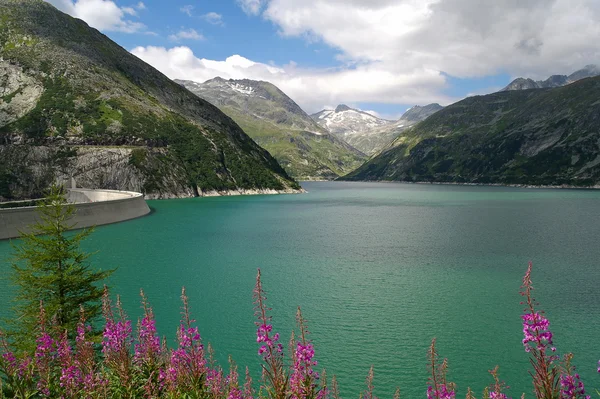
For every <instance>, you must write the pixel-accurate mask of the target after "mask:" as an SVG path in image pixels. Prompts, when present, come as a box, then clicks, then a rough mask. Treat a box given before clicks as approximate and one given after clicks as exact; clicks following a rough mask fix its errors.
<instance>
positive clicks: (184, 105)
mask: <svg viewBox="0 0 600 399" xmlns="http://www.w3.org/2000/svg"><path fill="white" fill-rule="evenodd" d="M0 87H1V89H0V144H2V145H4V146H5V148H3V150H2V151H3V152H4V153H6V154H7V158H6V159H4V160H2V161H0V199H1V198H10V199H13V198H23V197H32V196H35V195H38V194H39V190H40V187H43V186H45V185H47V184H48V183H49V182H50V181H51V180H52V179H53V178H56V177H59V176H61V175H75V176H79V179H80V180H81V183H80V184H86V185H88V186H89V187H90V188H91V187H104V188H113V189H123V190H128V189H133V187H134V186H137V187H140V188H141V189H142V190H141V191H142V192H143V193H145V194H146V195H147V196H148V197H160V198H168V197H171V196H181V195H186V196H187V195H198V194H200V193H202V192H209V191H210V192H215V191H216V192H227V191H229V190H288V189H299V186H298V184H297V183H296V182H295V181H294V180H293V179H291V178H290V177H289V176H288V175H287V173H286V172H285V171H284V170H283V169H282V168H281V166H280V165H279V164H278V163H277V161H275V159H273V157H271V155H270V154H269V153H268V152H267V151H265V150H264V149H262V148H260V147H259V146H258V145H257V144H256V143H255V142H254V141H252V139H250V138H249V137H248V136H247V135H246V134H245V133H244V132H243V131H242V129H241V128H240V127H239V126H238V125H237V124H236V123H235V122H234V121H233V120H232V119H230V118H229V117H227V116H226V115H225V114H223V113H222V112H221V111H219V109H218V108H216V107H215V106H213V105H211V104H210V103H208V102H207V101H204V100H202V99H200V98H198V97H197V96H195V95H194V94H192V93H191V92H189V91H188V90H186V89H185V88H183V87H181V86H180V85H178V84H176V83H175V82H172V81H171V80H169V79H168V78H167V77H166V76H164V75H162V74H161V73H160V72H158V71H157V70H155V69H154V68H152V67H151V66H150V65H148V64H145V63H144V62H143V61H141V60H139V59H138V58H137V57H135V56H133V55H132V54H130V53H129V52H127V51H126V50H125V49H123V48H121V47H120V46H118V45H117V44H116V43H114V42H112V41H111V40H110V39H108V38H107V37H106V36H104V35H102V34H101V33H100V32H98V31H97V30H95V29H92V28H90V27H89V26H88V25H87V24H85V23H84V22H83V21H80V20H77V19H74V18H72V17H70V16H68V15H66V14H64V13H61V12H60V11H58V10H56V9H55V8H54V7H52V6H51V5H50V4H48V3H46V2H43V1H41V0H0ZM18 146H22V148H17V147H18ZM90 146H95V147H97V149H96V150H93V151H92V150H90V149H89V147H90ZM12 147H15V148H12ZM36 147H41V148H39V149H38V148H36ZM106 147H111V148H113V149H112V150H111V151H108V152H107V150H104V149H103V148H106ZM114 147H121V148H122V149H123V150H122V151H116V149H114ZM19 153H22V154H26V155H25V156H21V157H19V156H16V155H12V154H19ZM8 154H11V155H8ZM78 154H79V155H78ZM90 154H93V156H92V155H90ZM95 156H98V157H99V158H98V159H96V158H95ZM9 159H10V162H9V161H8V160H9ZM48 161H52V162H50V163H49V164H45V163H44V164H39V165H38V164H36V162H48ZM112 162H117V164H113V163H112ZM125 165H127V166H125ZM119 166H120V169H121V170H122V172H119ZM69 168H70V169H69ZM84 171H85V172H84ZM91 171H94V172H91ZM25 176H28V177H29V178H32V179H34V180H33V181H29V180H27V179H25V178H24V177H25ZM136 176H137V177H136ZM76 179H77V177H76ZM83 182H85V183H83ZM190 193H191V194H190Z"/></svg>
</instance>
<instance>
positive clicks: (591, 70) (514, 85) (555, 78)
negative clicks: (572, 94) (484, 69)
mask: <svg viewBox="0 0 600 399" xmlns="http://www.w3.org/2000/svg"><path fill="white" fill-rule="evenodd" d="M594 76H600V68H598V67H597V66H596V65H586V66H585V67H583V68H582V69H580V70H578V71H575V72H573V73H572V74H570V75H569V76H567V75H552V76H550V77H549V78H548V79H546V80H538V81H535V80H533V79H529V78H517V79H515V80H513V81H512V82H510V83H509V85H508V86H506V87H505V88H504V89H502V90H500V91H511V90H528V89H546V88H551V87H561V86H565V85H568V84H570V83H573V82H576V81H578V80H581V79H585V78H592V77H594Z"/></svg>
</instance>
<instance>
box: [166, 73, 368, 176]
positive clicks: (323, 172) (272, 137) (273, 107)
mask: <svg viewBox="0 0 600 399" xmlns="http://www.w3.org/2000/svg"><path fill="white" fill-rule="evenodd" d="M176 82H177V83H179V84H181V85H183V86H185V87H186V88H187V89H188V90H190V91H191V92H193V93H194V94H196V95H197V96H198V97H201V98H203V99H205V100H207V101H209V102H210V103H212V104H214V105H215V106H217V107H219V109H221V111H223V112H224V113H225V114H227V115H229V116H230V117H231V118H232V119H233V120H234V121H236V123H237V124H239V125H240V126H241V127H242V128H243V129H244V131H245V132H246V133H247V134H248V135H249V136H250V137H252V139H253V140H254V141H255V142H256V143H257V144H259V145H260V146H261V147H263V148H265V149H266V150H268V151H269V152H270V153H271V154H272V155H273V156H274V157H275V159H277V161H278V162H279V163H280V164H281V165H282V166H283V168H284V169H285V170H286V171H287V172H288V173H289V174H290V175H291V176H293V177H295V178H297V179H302V180H312V179H332V178H335V177H338V176H341V175H345V174H346V173H349V172H351V171H352V170H354V169H356V168H357V167H358V166H360V165H361V164H362V162H363V161H364V159H365V155H364V154H363V153H361V152H360V151H358V150H356V149H355V148H353V147H352V146H350V145H348V144H347V143H346V142H345V141H343V140H340V139H338V138H337V137H336V136H335V135H331V134H329V131H328V130H327V129H325V128H323V127H321V126H320V125H318V124H317V123H316V122H315V121H313V120H312V119H311V118H310V117H309V116H308V115H307V114H306V112H304V111H303V110H302V109H301V108H300V107H299V106H298V105H297V104H296V103H295V102H294V101H293V100H292V99H291V98H289V97H288V96H287V95H286V94H285V93H284V92H282V91H281V90H280V89H279V88H277V87H276V86H275V85H273V84H271V83H269V82H264V81H255V80H249V79H243V80H233V79H230V80H225V79H222V78H218V77H217V78H215V79H211V80H208V81H206V82H203V83H199V82H193V81H188V80H176Z"/></svg>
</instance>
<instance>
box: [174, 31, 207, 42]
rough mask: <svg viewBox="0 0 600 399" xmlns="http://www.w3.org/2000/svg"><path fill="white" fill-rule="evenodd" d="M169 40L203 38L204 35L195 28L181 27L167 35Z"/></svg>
mask: <svg viewBox="0 0 600 399" xmlns="http://www.w3.org/2000/svg"><path fill="white" fill-rule="evenodd" d="M169 40H171V41H174V42H178V41H180V40H204V36H202V35H201V34H199V33H198V32H196V30H195V29H182V30H180V31H179V32H177V33H175V34H172V35H169Z"/></svg>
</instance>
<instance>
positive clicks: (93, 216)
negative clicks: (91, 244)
mask: <svg viewBox="0 0 600 399" xmlns="http://www.w3.org/2000/svg"><path fill="white" fill-rule="evenodd" d="M68 198H69V201H70V202H74V206H75V208H77V212H76V215H75V217H74V218H73V219H72V221H71V222H72V223H74V224H75V228H83V227H91V226H100V225H103V224H110V223H116V222H122V221H124V220H129V219H135V218H138V217H141V216H144V215H147V214H148V213H150V208H149V207H148V204H146V201H145V200H144V196H143V195H142V194H140V193H134V192H131V191H113V190H87V189H72V190H69V195H68ZM37 220H38V212H37V208H36V207H33V206H32V207H24V208H8V209H0V240H5V239H8V238H15V237H18V236H19V231H24V232H26V231H28V230H27V227H28V226H30V225H32V224H34V223H35V222H36V221H37Z"/></svg>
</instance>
